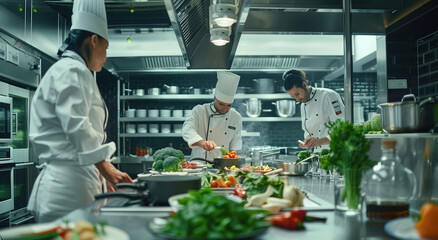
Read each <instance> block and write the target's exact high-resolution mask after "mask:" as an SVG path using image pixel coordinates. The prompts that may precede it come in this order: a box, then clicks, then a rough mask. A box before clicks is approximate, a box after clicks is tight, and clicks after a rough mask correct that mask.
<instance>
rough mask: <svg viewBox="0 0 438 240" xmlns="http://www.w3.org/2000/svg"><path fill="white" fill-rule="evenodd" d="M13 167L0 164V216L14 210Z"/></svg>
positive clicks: (9, 164) (12, 165)
mask: <svg viewBox="0 0 438 240" xmlns="http://www.w3.org/2000/svg"><path fill="white" fill-rule="evenodd" d="M14 166H15V163H10V162H9V163H4V162H0V214H3V213H8V212H10V211H11V210H13V209H14Z"/></svg>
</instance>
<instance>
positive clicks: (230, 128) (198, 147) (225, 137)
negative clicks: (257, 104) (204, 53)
mask: <svg viewBox="0 0 438 240" xmlns="http://www.w3.org/2000/svg"><path fill="white" fill-rule="evenodd" d="M217 79H218V81H217V83H216V88H215V91H214V101H213V102H212V103H206V104H203V105H197V106H195V107H194V108H193V110H192V115H191V116H190V117H188V118H187V119H186V121H185V122H184V125H183V128H182V136H183V138H184V140H185V141H186V142H187V143H188V144H189V146H190V147H191V148H192V156H191V157H192V158H195V157H198V158H204V159H209V160H212V159H213V158H217V157H220V156H221V152H220V150H219V149H215V148H216V147H222V148H225V149H227V150H229V151H233V150H234V151H236V150H240V149H241V148H242V134H241V133H242V116H240V114H239V113H238V112H237V111H236V110H234V109H232V108H231V105H232V103H233V101H234V95H235V94H236V90H237V86H238V85H239V80H240V76H238V75H236V74H234V73H231V72H218V73H217Z"/></svg>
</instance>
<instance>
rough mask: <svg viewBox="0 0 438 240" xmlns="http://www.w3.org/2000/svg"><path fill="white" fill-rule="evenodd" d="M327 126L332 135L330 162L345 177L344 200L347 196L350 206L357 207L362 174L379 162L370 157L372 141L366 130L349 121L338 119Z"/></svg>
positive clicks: (351, 207)
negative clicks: (366, 134) (369, 139)
mask: <svg viewBox="0 0 438 240" xmlns="http://www.w3.org/2000/svg"><path fill="white" fill-rule="evenodd" d="M327 127H328V128H329V129H330V130H329V134H330V137H331V140H330V150H331V161H330V163H329V164H330V165H331V166H332V167H333V169H335V170H336V171H337V172H339V173H340V174H341V175H344V179H345V191H344V193H343V195H342V200H345V198H346V199H347V205H348V207H349V208H350V209H357V206H358V204H359V201H360V182H361V180H362V174H363V173H364V172H365V171H367V170H368V169H370V168H372V167H373V166H374V165H375V164H376V163H377V162H376V161H372V160H370V159H369V158H368V151H369V150H370V145H371V143H370V142H369V141H368V140H367V139H366V138H365V133H364V131H362V130H361V129H359V128H355V127H354V124H353V123H350V122H348V121H345V122H344V121H342V120H340V119H337V120H336V121H335V122H331V123H330V124H328V126H327Z"/></svg>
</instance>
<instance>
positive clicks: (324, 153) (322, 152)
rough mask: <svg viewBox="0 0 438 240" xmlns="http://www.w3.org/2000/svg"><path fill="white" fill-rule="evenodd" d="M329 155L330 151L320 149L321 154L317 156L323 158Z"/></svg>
mask: <svg viewBox="0 0 438 240" xmlns="http://www.w3.org/2000/svg"><path fill="white" fill-rule="evenodd" d="M329 153H330V150H328V149H322V150H321V152H320V153H319V155H321V156H324V155H327V154H329Z"/></svg>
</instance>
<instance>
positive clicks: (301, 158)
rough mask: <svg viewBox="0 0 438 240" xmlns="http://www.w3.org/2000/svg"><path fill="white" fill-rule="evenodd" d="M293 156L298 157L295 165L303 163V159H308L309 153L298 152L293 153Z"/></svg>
mask: <svg viewBox="0 0 438 240" xmlns="http://www.w3.org/2000/svg"><path fill="white" fill-rule="evenodd" d="M295 154H296V155H297V156H298V159H297V161H296V162H297V163H299V162H301V161H303V160H304V159H306V158H308V157H310V155H311V153H310V152H308V151H298V152H295Z"/></svg>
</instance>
